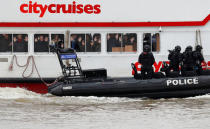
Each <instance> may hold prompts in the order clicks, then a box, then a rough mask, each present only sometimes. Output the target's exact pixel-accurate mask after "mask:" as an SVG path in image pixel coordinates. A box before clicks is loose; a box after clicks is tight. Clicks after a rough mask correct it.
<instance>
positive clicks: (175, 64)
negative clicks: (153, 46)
mask: <svg viewBox="0 0 210 129" xmlns="http://www.w3.org/2000/svg"><path fill="white" fill-rule="evenodd" d="M169 52H170V53H169V55H168V60H169V61H170V65H169V70H173V71H179V64H180V63H181V62H182V53H180V52H181V47H180V46H176V47H175V49H174V50H173V51H170V50H169Z"/></svg>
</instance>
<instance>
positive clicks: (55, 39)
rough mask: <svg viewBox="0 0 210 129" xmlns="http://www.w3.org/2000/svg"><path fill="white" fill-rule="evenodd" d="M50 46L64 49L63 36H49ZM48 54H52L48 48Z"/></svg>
mask: <svg viewBox="0 0 210 129" xmlns="http://www.w3.org/2000/svg"><path fill="white" fill-rule="evenodd" d="M50 46H54V47H56V48H57V47H58V48H64V34H51V42H50ZM50 52H53V50H51V48H50Z"/></svg>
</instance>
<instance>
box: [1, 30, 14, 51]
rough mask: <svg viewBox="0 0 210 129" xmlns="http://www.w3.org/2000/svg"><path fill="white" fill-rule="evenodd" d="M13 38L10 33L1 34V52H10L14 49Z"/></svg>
mask: <svg viewBox="0 0 210 129" xmlns="http://www.w3.org/2000/svg"><path fill="white" fill-rule="evenodd" d="M11 47H12V40H10V38H9V35H8V34H1V35H0V52H9V51H11V50H12V48H11Z"/></svg>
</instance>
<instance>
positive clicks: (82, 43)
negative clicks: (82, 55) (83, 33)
mask: <svg viewBox="0 0 210 129" xmlns="http://www.w3.org/2000/svg"><path fill="white" fill-rule="evenodd" d="M79 50H80V52H85V40H82V41H81V44H80V48H79Z"/></svg>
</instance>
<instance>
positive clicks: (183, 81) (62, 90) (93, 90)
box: [48, 48, 210, 98]
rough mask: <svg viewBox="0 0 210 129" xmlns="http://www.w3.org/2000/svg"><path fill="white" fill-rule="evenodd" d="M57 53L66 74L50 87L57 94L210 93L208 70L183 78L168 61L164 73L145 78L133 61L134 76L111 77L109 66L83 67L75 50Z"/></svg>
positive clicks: (166, 95) (162, 95)
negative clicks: (173, 69)
mask: <svg viewBox="0 0 210 129" xmlns="http://www.w3.org/2000/svg"><path fill="white" fill-rule="evenodd" d="M57 56H58V59H59V62H60V65H61V68H62V72H63V75H64V76H63V77H62V78H61V79H60V80H59V81H58V82H56V83H54V84H52V85H51V86H49V87H48V92H49V93H50V94H53V95H56V96H98V97H146V98H183V97H193V96H198V95H204V94H208V93H210V74H209V72H205V71H204V72H203V75H200V76H196V74H193V73H192V71H189V73H188V74H185V75H186V76H185V77H183V76H180V74H179V73H176V72H170V71H167V64H166V63H164V67H163V68H162V71H163V72H164V74H163V73H162V72H159V73H154V75H153V78H152V79H142V77H141V74H138V72H137V70H136V67H135V65H134V64H132V68H133V70H134V72H135V74H134V78H131V77H130V78H108V77H107V71H106V69H89V70H82V68H81V66H80V63H79V60H78V58H77V54H76V52H75V51H74V50H73V49H70V48H69V49H59V50H57ZM70 61H71V62H70Z"/></svg>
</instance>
